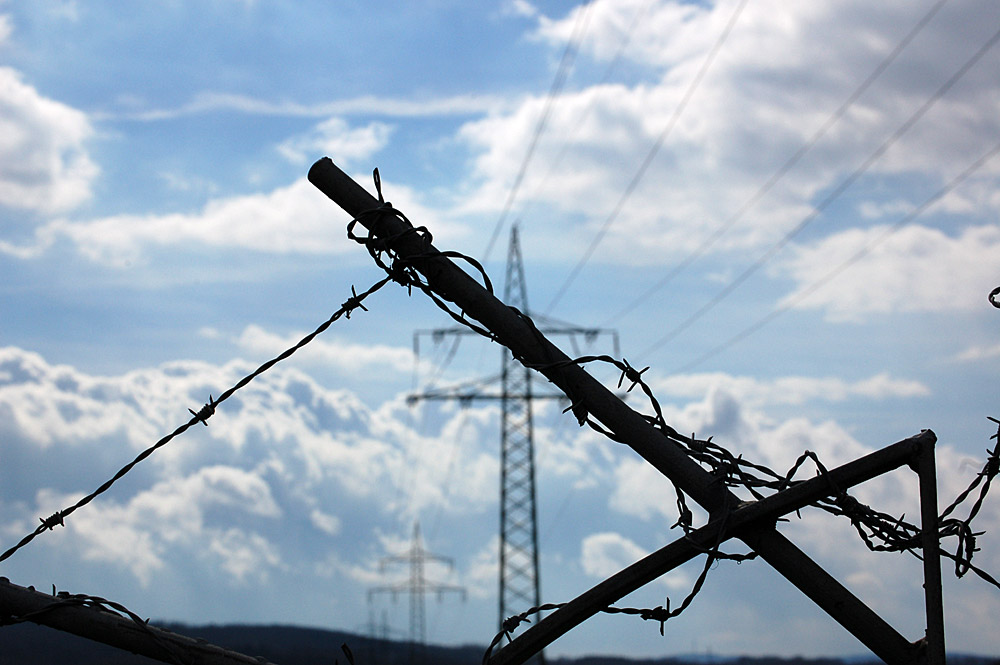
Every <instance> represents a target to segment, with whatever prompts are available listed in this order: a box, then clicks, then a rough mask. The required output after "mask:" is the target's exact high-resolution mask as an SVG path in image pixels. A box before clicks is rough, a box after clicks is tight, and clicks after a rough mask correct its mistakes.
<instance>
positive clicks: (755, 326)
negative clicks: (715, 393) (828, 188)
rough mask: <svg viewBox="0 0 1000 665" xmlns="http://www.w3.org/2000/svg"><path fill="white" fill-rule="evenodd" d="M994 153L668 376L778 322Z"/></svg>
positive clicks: (994, 150) (993, 154) (994, 152)
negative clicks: (847, 256)
mask: <svg viewBox="0 0 1000 665" xmlns="http://www.w3.org/2000/svg"><path fill="white" fill-rule="evenodd" d="M997 153H1000V142H998V143H996V144H995V145H994V146H993V147H992V148H991V149H990V150H989V151H988V152H987V153H985V154H984V155H983V156H981V157H980V158H979V159H977V160H976V161H975V162H973V163H972V164H971V165H969V166H968V167H967V168H966V169H965V170H964V171H962V172H961V173H960V174H958V175H957V176H955V177H954V178H952V180H951V181H950V182H948V184H946V185H944V186H943V187H941V188H940V189H939V190H938V191H936V192H935V193H934V194H933V195H931V197H930V198H928V199H927V200H926V201H924V202H923V203H921V204H920V205H919V206H918V207H917V208H915V209H914V210H912V211H911V212H910V213H909V214H907V215H904V216H903V217H902V218H900V219H899V220H898V221H897V222H896V223H894V224H892V225H891V226H889V227H888V228H886V229H885V231H884V232H883V233H882V234H880V235H879V236H878V237H877V238H875V239H873V240H871V241H870V242H869V243H868V244H866V245H865V246H864V247H862V248H861V249H860V250H858V251H857V252H855V253H854V254H853V255H851V256H850V257H849V258H848V259H847V260H846V261H844V262H842V263H841V264H840V265H838V266H836V267H835V268H833V269H832V270H830V271H829V272H827V273H826V274H825V275H823V276H822V277H821V278H819V279H818V280H816V281H814V282H813V283H812V284H810V285H809V286H807V287H806V288H804V289H802V290H800V291H799V292H798V293H797V294H796V295H795V296H794V297H791V298H788V299H786V300H785V302H784V304H782V305H780V306H778V307H775V308H774V309H773V310H771V312H770V313H768V314H767V315H766V316H763V317H761V318H760V319H758V320H757V321H756V322H754V323H752V324H751V325H749V326H747V327H746V328H744V329H743V330H741V331H740V332H738V333H736V334H735V335H733V336H732V337H730V338H729V339H728V340H726V341H725V342H723V343H722V344H719V345H718V346H716V347H714V348H712V349H710V350H709V351H707V352H705V353H704V354H703V355H701V356H700V357H698V358H696V359H695V360H692V361H691V362H689V363H686V364H685V365H682V366H681V367H678V368H677V369H675V370H674V371H673V372H672V373H673V374H679V373H682V372H687V371H690V370H691V369H693V368H694V367H697V366H698V365H700V364H702V363H703V362H705V361H706V360H708V359H710V358H713V357H715V356H717V355H718V354H720V353H722V352H723V351H725V350H727V349H728V348H730V347H731V346H734V345H735V344H737V343H739V342H741V341H743V340H744V339H746V338H747V337H749V336H750V335H752V334H753V333H755V332H757V331H758V330H760V329H761V328H763V327H764V326H766V325H767V324H768V323H770V322H771V321H773V320H774V319H776V318H778V316H780V315H781V314H784V313H785V312H787V311H788V310H790V309H792V308H793V307H795V306H796V305H797V304H799V303H800V302H802V301H803V300H805V299H806V298H807V297H809V296H810V295H812V294H813V293H815V292H816V291H818V290H819V289H820V288H821V287H823V286H824V285H825V284H827V283H828V282H830V281H831V280H833V279H834V278H836V277H837V276H838V275H840V274H841V273H842V272H844V271H845V270H847V269H848V268H850V267H851V266H853V265H854V264H856V263H857V262H858V261H860V260H861V259H863V258H864V257H865V256H867V255H868V254H870V253H871V251H872V250H873V249H875V247H877V246H878V245H880V244H881V243H883V242H884V241H885V240H886V239H888V238H889V236H891V235H892V234H893V233H895V232H896V231H898V230H899V229H901V228H902V227H903V226H904V225H906V224H908V223H909V222H912V221H913V220H914V219H916V218H917V217H919V216H920V215H922V214H923V213H924V212H926V211H927V209H928V208H929V207H930V206H932V205H933V204H934V203H936V202H937V201H939V200H941V199H942V198H944V197H945V196H947V195H948V194H949V193H950V192H951V191H952V190H953V189H955V188H956V187H958V186H959V185H960V184H962V182H964V181H965V180H966V179H967V178H968V177H969V176H971V175H972V174H973V173H975V172H976V171H978V170H979V169H980V168H982V167H983V165H984V164H986V162H988V161H990V160H991V159H993V158H994V157H996V155H997Z"/></svg>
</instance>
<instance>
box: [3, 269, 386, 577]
mask: <svg viewBox="0 0 1000 665" xmlns="http://www.w3.org/2000/svg"><path fill="white" fill-rule="evenodd" d="M389 281H391V277H385V278H383V279H381V280H379V281H377V282H375V284H373V285H372V286H371V287H370V288H369V289H368V290H367V291H364V292H363V293H360V294H359V293H357V292H356V291H355V290H354V287H353V286H352V287H351V297H350V298H348V299H347V300H346V301H345V302H344V303H343V304H342V305H341V306H340V309H338V310H337V311H336V312H334V313H333V315H332V316H330V318H328V319H327V320H326V321H324V322H323V323H322V324H320V325H319V327H317V328H316V329H315V330H314V331H312V332H311V333H309V334H308V335H306V336H305V337H303V338H302V339H301V340H299V342H298V343H297V344H295V345H294V346H292V347H289V348H288V349H286V350H285V351H283V352H282V353H281V354H280V355H278V356H276V357H274V358H272V359H271V360H268V361H267V362H266V363H264V364H263V365H261V366H260V367H258V368H257V369H256V370H254V371H253V372H251V373H250V374H247V375H246V376H244V377H243V378H242V379H240V380H239V381H238V382H237V383H236V384H235V385H233V386H232V387H231V388H229V389H228V390H226V391H225V392H223V393H222V394H221V395H219V398H218V399H214V398H213V397H212V396H211V395H209V397H208V403H206V404H205V405H204V406H203V407H201V409H199V410H198V411H194V410H193V409H188V411H189V412H190V413H191V419H190V420H188V421H187V422H186V423H184V424H183V425H181V426H180V427H178V428H177V429H175V430H174V431H173V432H171V433H170V434H167V435H166V436H164V437H163V438H161V439H160V440H159V441H157V442H156V443H155V444H153V445H152V446H150V447H149V448H147V449H145V450H144V451H142V452H141V453H139V455H138V456H136V458H135V459H133V460H132V461H131V462H129V463H128V464H126V465H125V466H123V467H122V468H121V469H119V470H118V473H116V474H115V475H114V476H112V477H111V478H110V479H108V480H107V481H105V482H104V484H103V485H101V486H100V487H98V488H97V489H96V490H94V491H93V492H91V493H90V494H88V495H87V496H85V497H83V498H82V499H80V500H79V501H77V502H76V503H75V504H73V505H71V506H69V507H67V508H64V509H63V510H59V511H56V512H55V513H53V514H52V515H50V516H49V517H45V518H39V521H40V522H41V524H39V525H38V526H37V527H35V530H34V531H32V532H30V533H29V534H27V535H26V536H25V537H24V538H22V539H21V541H20V542H19V543H17V545H14V546H13V547H11V548H10V549H8V550H7V551H6V552H4V553H3V554H0V562H2V561H4V560H6V559H8V558H10V557H11V556H12V555H13V554H14V553H15V552H17V551H18V550H19V549H21V548H22V547H24V546H26V545H27V544H28V543H30V542H31V541H32V540H33V539H34V538H35V536H38V535H39V534H41V533H42V532H43V531H51V530H52V529H54V528H55V527H56V526H65V519H66V518H67V517H69V516H70V515H71V514H72V513H73V512H74V511H76V509H77V508H82V507H83V506H85V505H87V504H88V503H90V502H91V501H93V500H94V499H95V498H97V497H98V496H100V495H101V494H103V493H104V492H106V491H108V490H109V489H110V488H111V486H112V485H114V484H115V482H117V481H118V480H119V479H120V478H121V477H122V476H124V475H125V474H127V473H128V472H129V471H131V470H132V469H133V468H134V467H135V466H136V465H137V464H139V463H140V462H142V461H143V460H145V459H146V458H147V457H149V456H150V455H152V454H153V453H154V452H156V451H157V450H158V449H160V448H162V447H163V446H165V445H167V444H168V443H170V442H171V441H173V440H174V439H175V438H177V437H178V436H180V435H181V434H183V433H184V432H186V431H187V430H188V429H189V428H190V427H192V426H194V425H195V424H197V423H201V424H202V425H205V426H206V427H207V426H208V419H209V418H211V417H212V416H213V415H214V414H215V409H216V407H218V406H219V405H220V404H222V403H223V402H225V401H226V400H227V399H229V398H230V397H232V396H233V394H234V393H236V392H237V391H238V390H241V389H242V388H244V387H245V386H246V385H247V384H248V383H250V382H251V381H253V380H254V379H255V378H257V377H258V376H260V375H261V374H263V373H264V372H266V371H268V370H269V369H271V368H272V367H274V366H275V365H277V364H278V363H279V362H281V361H282V360H285V359H286V358H288V357H289V356H291V355H292V354H293V353H295V352H296V351H298V350H299V349H301V348H302V347H304V346H305V345H307V344H309V343H310V342H312V341H313V340H314V339H315V338H316V337H317V336H318V335H320V334H321V333H323V332H324V331H325V330H326V329H327V328H329V327H330V326H331V325H332V324H333V323H334V322H335V321H337V320H338V319H340V318H341V317H345V318H350V314H351V312H352V311H354V310H355V309H359V308H360V309H363V310H365V311H367V310H366V309H365V307H364V305H363V304H362V302H363V301H364V300H365V298H367V297H368V296H370V295H371V294H373V293H375V292H376V291H378V290H379V289H381V288H382V287H383V286H385V285H386V284H388V283H389Z"/></svg>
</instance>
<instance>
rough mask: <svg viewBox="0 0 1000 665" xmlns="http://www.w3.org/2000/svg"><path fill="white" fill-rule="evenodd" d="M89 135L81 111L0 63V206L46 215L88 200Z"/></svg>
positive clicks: (94, 170)
mask: <svg viewBox="0 0 1000 665" xmlns="http://www.w3.org/2000/svg"><path fill="white" fill-rule="evenodd" d="M4 26H7V30H8V32H9V24H8V23H7V22H0V33H2V32H3V31H4ZM2 37H3V35H2V34H0V41H2ZM93 134H94V129H93V127H92V126H91V124H90V120H89V119H88V118H87V116H86V114H84V113H83V112H81V111H79V110H77V109H74V108H72V107H70V106H68V105H66V104H63V103H61V102H58V101H55V100H53V99H49V98H47V97H45V96H43V95H42V94H40V93H39V92H38V91H37V90H36V89H35V88H33V87H32V86H31V85H29V84H27V83H25V82H24V80H23V78H22V76H21V75H20V74H19V73H18V72H17V71H15V70H13V69H11V68H10V67H0V205H3V206H7V207H10V208H18V209H23V210H32V211H37V212H40V213H44V214H51V213H57V212H63V211H67V210H70V209H72V208H74V207H76V206H78V205H80V204H81V203H83V202H84V201H86V200H87V199H89V198H90V195H91V185H92V184H93V181H94V179H95V178H96V177H97V175H98V172H99V169H98V167H97V165H96V164H95V163H94V162H93V160H91V158H90V155H89V153H88V152H87V147H86V144H87V141H88V140H89V139H90V138H91V137H92V136H93Z"/></svg>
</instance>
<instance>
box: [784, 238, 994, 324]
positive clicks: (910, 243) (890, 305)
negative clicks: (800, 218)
mask: <svg viewBox="0 0 1000 665" xmlns="http://www.w3.org/2000/svg"><path fill="white" fill-rule="evenodd" d="M866 249H868V250H869V251H867V253H866V254H864V255H863V256H861V258H860V259H859V260H857V261H856V262H855V263H854V264H853V266H852V267H851V270H849V271H845V272H843V273H841V274H840V275H838V276H836V277H835V278H834V279H832V280H831V281H830V282H829V283H828V284H826V285H824V286H823V287H821V288H819V289H818V290H816V291H815V292H812V293H809V294H807V295H806V294H804V291H805V290H806V289H809V287H811V286H812V285H813V284H814V283H816V282H818V281H819V280H821V279H823V278H825V276H826V275H827V274H829V273H830V272H831V271H832V270H833V269H835V268H836V267H837V266H840V265H841V264H843V263H844V262H846V261H850V260H852V259H853V258H854V257H855V256H858V255H859V254H860V253H861V252H863V251H864V250H866ZM998 252H1000V228H998V227H996V226H994V225H989V226H970V227H967V228H965V229H963V230H961V231H960V232H958V233H956V234H947V233H944V232H943V231H940V230H938V229H934V228H929V227H926V226H919V225H911V226H905V227H902V228H900V229H899V230H898V231H896V232H895V233H893V234H891V235H888V236H887V235H886V229H885V228H884V227H875V228H870V229H852V230H849V231H844V232H842V233H837V234H834V235H831V236H829V237H827V238H824V239H823V240H820V241H817V242H815V243H811V244H809V245H803V246H800V247H798V248H796V250H795V252H794V256H793V257H792V258H790V259H788V260H787V261H786V262H785V263H784V265H783V268H782V269H783V270H784V271H786V272H787V273H788V274H789V275H790V276H791V278H792V279H793V280H794V282H795V283H796V284H797V285H798V286H797V288H796V289H795V290H794V291H793V292H792V293H791V294H789V295H788V296H787V297H786V298H785V300H784V301H783V304H784V303H788V304H792V303H794V304H795V306H796V307H799V308H805V309H822V310H824V311H825V312H826V314H827V316H828V317H829V318H831V319H835V320H837V319H839V320H843V319H856V318H859V317H861V316H864V315H868V314H877V313H887V312H934V311H962V310H973V309H978V308H982V307H983V306H984V305H985V303H986V296H987V295H988V294H989V293H990V291H992V290H993V288H994V287H995V286H996V284H995V282H996V271H995V270H994V269H993V266H994V265H995V263H996V256H997V254H998ZM803 295H805V297H804V298H802V296H803Z"/></svg>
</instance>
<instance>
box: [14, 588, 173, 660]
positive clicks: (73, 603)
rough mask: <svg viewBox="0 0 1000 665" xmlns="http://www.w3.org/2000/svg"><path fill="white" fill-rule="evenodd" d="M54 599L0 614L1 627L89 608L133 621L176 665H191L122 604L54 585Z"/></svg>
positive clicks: (147, 624)
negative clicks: (19, 611) (15, 612)
mask: <svg viewBox="0 0 1000 665" xmlns="http://www.w3.org/2000/svg"><path fill="white" fill-rule="evenodd" d="M29 588H30V587H29ZM52 597H53V598H54V600H53V601H52V602H51V603H49V604H48V605H45V606H44V607H40V608H39V609H37V610H33V611H31V612H25V613H24V614H19V615H13V614H6V615H3V614H0V627H3V626H12V625H14V624H18V623H24V622H25V621H32V622H33V621H35V620H36V619H38V618H40V617H42V616H44V615H46V614H49V613H51V612H53V611H56V610H58V609H60V608H63V607H89V608H92V609H96V610H101V611H103V612H111V613H113V614H116V615H118V616H121V617H124V618H128V619H131V620H132V622H133V623H134V624H135V625H137V626H138V627H139V628H141V629H142V630H143V631H144V632H145V633H146V634H147V635H149V637H150V638H151V639H152V640H153V641H154V642H156V643H157V644H158V645H159V646H160V647H161V648H162V649H163V650H164V651H165V652H166V654H167V656H168V657H169V658H170V660H171V661H173V663H174V664H175V665H189V662H188V660H187V659H186V658H184V657H183V656H182V655H181V654H180V653H178V651H177V650H176V649H175V648H173V647H172V646H171V645H170V644H168V643H167V642H165V641H164V640H162V639H161V638H160V636H159V635H157V634H156V632H154V631H152V630H150V628H149V619H143V618H142V617H140V616H139V615H138V614H136V613H135V612H133V611H132V610H130V609H128V608H127V607H125V606H124V605H122V604H121V603H118V602H115V601H113V600H108V599H107V598H101V597H100V596H90V595H87V594H83V593H69V592H67V591H58V592H57V591H56V587H55V585H54V584H53V585H52Z"/></svg>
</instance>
